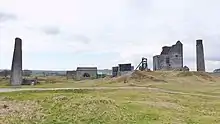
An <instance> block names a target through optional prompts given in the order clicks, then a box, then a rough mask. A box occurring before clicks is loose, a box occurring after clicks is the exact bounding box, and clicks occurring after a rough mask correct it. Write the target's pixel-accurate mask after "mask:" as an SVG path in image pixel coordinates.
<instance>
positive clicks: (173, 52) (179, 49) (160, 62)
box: [153, 41, 183, 71]
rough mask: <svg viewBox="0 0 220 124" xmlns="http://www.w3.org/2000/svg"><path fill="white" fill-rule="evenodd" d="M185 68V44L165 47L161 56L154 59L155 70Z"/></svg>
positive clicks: (179, 43) (178, 43)
mask: <svg viewBox="0 0 220 124" xmlns="http://www.w3.org/2000/svg"><path fill="white" fill-rule="evenodd" d="M182 68H183V44H182V43H181V42H180V41H177V43H176V44H175V45H172V46H164V47H163V48H162V52H161V54H160V55H156V56H154V57H153V70H154V71H156V70H181V69H182Z"/></svg>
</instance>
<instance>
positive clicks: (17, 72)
mask: <svg viewBox="0 0 220 124" xmlns="http://www.w3.org/2000/svg"><path fill="white" fill-rule="evenodd" d="M10 83H11V85H13V86H16V85H21V84H22V40H21V39H20V38H15V46H14V53H13V59H12V65H11V78H10Z"/></svg>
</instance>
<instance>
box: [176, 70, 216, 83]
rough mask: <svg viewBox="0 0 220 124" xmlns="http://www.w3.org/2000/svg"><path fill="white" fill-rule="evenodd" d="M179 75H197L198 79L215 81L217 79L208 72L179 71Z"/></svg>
mask: <svg viewBox="0 0 220 124" xmlns="http://www.w3.org/2000/svg"><path fill="white" fill-rule="evenodd" d="M176 76H177V77H190V76H191V77H192V76H194V77H197V78H198V79H202V80H207V81H215V79H214V78H213V77H212V76H211V75H209V74H208V73H206V72H179V73H178V74H177V75H176Z"/></svg>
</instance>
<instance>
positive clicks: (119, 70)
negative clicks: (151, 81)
mask: <svg viewBox="0 0 220 124" xmlns="http://www.w3.org/2000/svg"><path fill="white" fill-rule="evenodd" d="M133 70H134V66H131V63H128V64H119V65H118V66H116V67H112V76H113V77H116V76H122V75H125V74H128V73H129V72H132V71H133Z"/></svg>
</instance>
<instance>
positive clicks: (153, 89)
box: [0, 87, 220, 99]
mask: <svg viewBox="0 0 220 124" xmlns="http://www.w3.org/2000/svg"><path fill="white" fill-rule="evenodd" d="M76 89H88V90H120V89H121V90H131V89H136V90H138V89H139V90H149V91H156V92H163V93H169V94H180V95H191V96H202V97H215V98H219V99H220V96H215V95H207V94H201V93H200V94H199V93H187V92H181V91H172V90H166V89H160V88H150V87H82V88H0V93H4V92H15V91H46V90H76Z"/></svg>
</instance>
